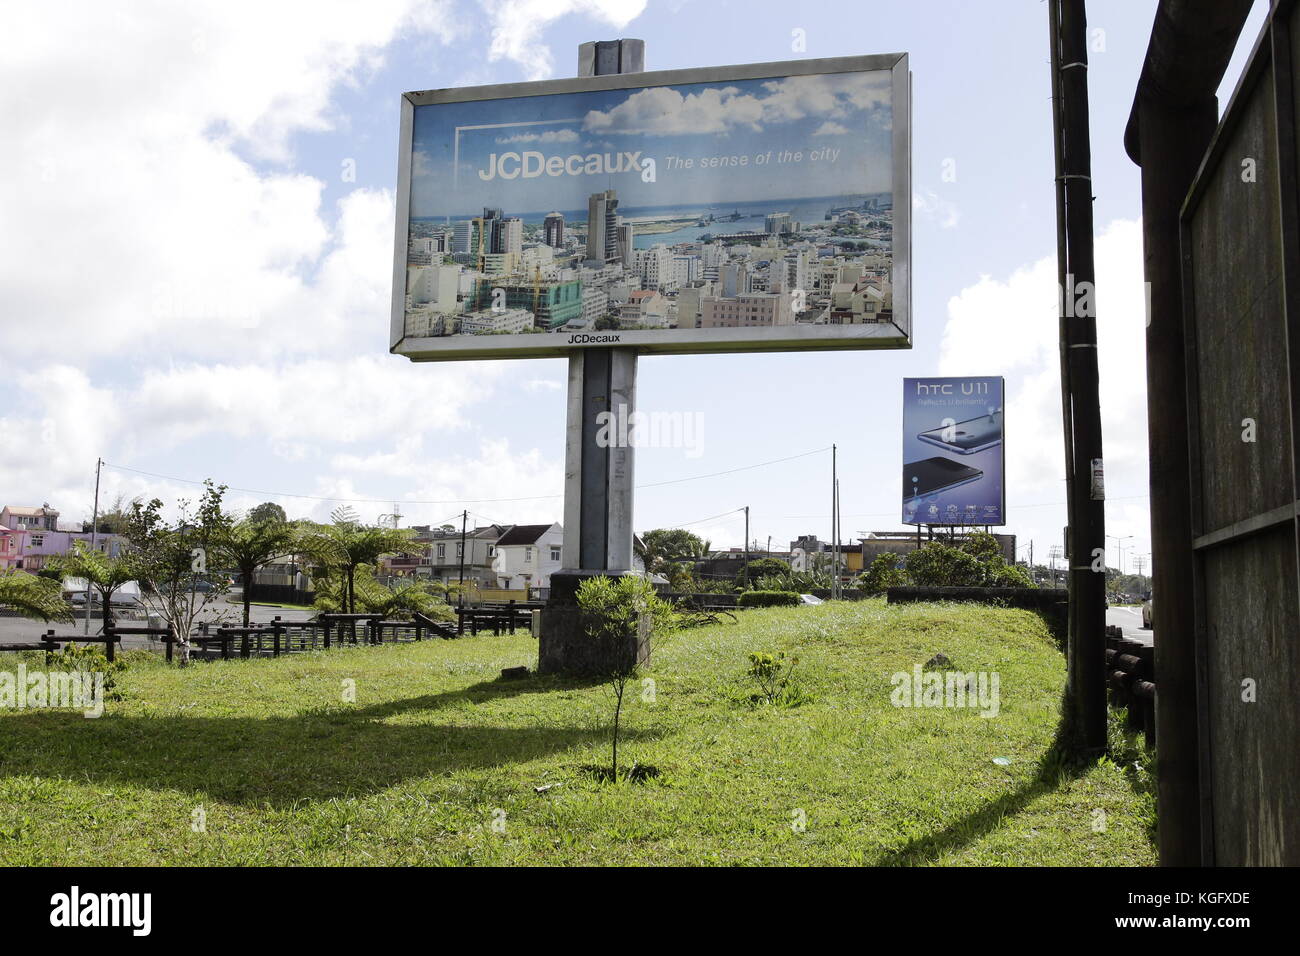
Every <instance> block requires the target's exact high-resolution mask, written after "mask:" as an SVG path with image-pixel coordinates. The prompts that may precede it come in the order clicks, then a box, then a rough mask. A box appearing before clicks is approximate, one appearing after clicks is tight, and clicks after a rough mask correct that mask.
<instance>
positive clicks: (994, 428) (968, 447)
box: [916, 408, 1002, 455]
mask: <svg viewBox="0 0 1300 956" xmlns="http://www.w3.org/2000/svg"><path fill="white" fill-rule="evenodd" d="M916 437H917V438H919V439H920V440H921V441H923V442H925V443H926V444H928V445H936V446H938V447H939V448H942V449H944V450H945V451H951V452H955V453H956V454H958V455H973V454H975V453H976V452H979V451H984V450H985V449H986V448H993V447H995V446H996V445H999V444H1001V442H1002V409H1000V408H999V409H998V410H997V411H995V412H993V413H991V414H989V415H980V416H979V417H978V418H968V419H966V421H963V422H957V423H956V424H955V425H947V426H940V427H939V428H931V429H930V430H929V431H924V432H921V433H920V434H918V435H917V436H916Z"/></svg>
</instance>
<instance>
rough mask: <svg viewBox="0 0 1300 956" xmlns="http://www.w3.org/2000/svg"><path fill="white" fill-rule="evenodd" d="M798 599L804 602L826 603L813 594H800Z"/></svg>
mask: <svg viewBox="0 0 1300 956" xmlns="http://www.w3.org/2000/svg"><path fill="white" fill-rule="evenodd" d="M799 600H801V601H803V603H804V604H825V603H826V602H825V601H823V600H822V599H821V598H819V597H818V596H817V595H815V594H800V595H799Z"/></svg>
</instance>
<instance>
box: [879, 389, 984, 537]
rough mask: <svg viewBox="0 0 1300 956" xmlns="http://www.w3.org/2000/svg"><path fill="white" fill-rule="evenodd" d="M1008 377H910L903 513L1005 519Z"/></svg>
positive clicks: (950, 519) (912, 517) (908, 518)
mask: <svg viewBox="0 0 1300 956" xmlns="http://www.w3.org/2000/svg"><path fill="white" fill-rule="evenodd" d="M1004 390H1005V388H1004V383H1003V380H1002V378H1000V377H971V378H907V379H904V380H903V521H904V523H906V524H916V525H922V524H935V525H939V524H943V525H965V526H970V525H1002V524H1005V523H1006V521H1005V513H1006V486H1005V484H1004V482H1003V476H1004V475H1005V472H1006V468H1005V461H1006V453H1005V445H1004V443H1003V434H1004V432H1003V392H1004Z"/></svg>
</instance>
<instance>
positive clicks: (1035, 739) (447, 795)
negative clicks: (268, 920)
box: [0, 601, 1156, 865]
mask: <svg viewBox="0 0 1300 956" xmlns="http://www.w3.org/2000/svg"><path fill="white" fill-rule="evenodd" d="M752 651H774V652H775V651H784V652H785V653H786V654H787V655H797V656H798V658H799V664H798V667H797V671H796V673H797V674H799V675H801V678H800V683H801V686H802V689H803V690H804V692H805V693H806V694H807V695H809V697H810V700H808V701H807V702H805V703H802V704H800V705H799V706H795V707H783V706H775V705H769V704H761V705H753V704H752V703H750V702H748V700H747V698H748V696H749V695H750V694H751V693H752V692H753V691H754V689H755V687H754V685H752V684H751V683H750V682H749V680H748V678H746V676H745V672H746V669H747V666H748V655H749V653H750V652H752ZM939 651H942V652H943V653H945V654H946V655H948V657H949V658H951V660H952V663H953V665H954V666H955V667H956V668H958V669H959V670H962V671H989V672H997V673H998V675H999V676H1000V686H999V690H1000V698H1001V700H1000V704H1001V707H1000V712H999V713H998V715H997V716H996V717H994V718H991V719H985V718H983V717H981V716H980V714H979V712H978V711H977V710H975V709H954V708H941V709H932V708H900V707H895V706H893V705H892V704H891V702H890V695H891V692H892V691H893V689H894V688H893V686H892V685H891V681H890V677H891V675H892V674H893V673H895V672H898V671H908V672H910V671H911V669H912V667H913V665H914V664H923V663H925V662H926V661H927V660H928V659H929V658H930V657H931V656H932V655H933V654H935V653H936V652H939ZM127 656H128V657H129V658H130V659H131V661H132V663H131V666H130V669H129V670H128V671H127V672H126V673H124V674H122V675H120V676H119V689H120V690H121V691H122V694H123V699H122V700H121V701H117V702H110V703H109V704H108V705H107V712H106V713H105V715H104V716H103V717H102V718H100V719H98V720H88V719H85V718H84V717H82V716H81V715H80V713H74V712H69V711H48V710H47V711H32V710H26V711H0V864H5V865H15V864H74V865H78V864H79V865H107V864H167V863H178V864H240V865H257V864H349V865H353V864H358V865H361V864H467V863H483V864H868V865H873V864H961V865H1037V864H1050V865H1150V864H1154V863H1155V859H1156V856H1155V851H1154V848H1153V845H1152V842H1151V841H1152V835H1153V827H1154V813H1155V811H1154V799H1153V795H1152V781H1151V778H1150V775H1149V772H1148V769H1147V757H1146V755H1145V754H1144V753H1143V752H1142V751H1141V750H1140V749H1138V748H1137V747H1136V745H1134V744H1133V743H1132V741H1128V740H1126V739H1125V738H1123V737H1122V735H1120V734H1119V733H1118V731H1116V732H1115V733H1114V734H1113V738H1114V752H1113V754H1112V756H1111V757H1110V758H1105V759H1103V760H1101V761H1099V762H1097V763H1093V764H1090V765H1088V766H1086V767H1082V768H1077V767H1071V766H1067V765H1064V764H1063V763H1061V762H1060V761H1058V760H1055V759H1053V758H1052V757H1051V756H1050V751H1051V748H1052V741H1053V735H1054V733H1055V730H1056V727H1057V724H1058V718H1059V715H1060V690H1061V685H1062V681H1063V679H1064V661H1063V658H1062V656H1061V654H1060V652H1059V651H1058V650H1057V649H1056V648H1055V646H1054V645H1053V644H1052V642H1051V640H1050V638H1049V636H1048V634H1047V631H1046V629H1045V627H1044V626H1043V624H1042V623H1041V621H1040V619H1039V618H1038V617H1036V616H1035V615H1033V614H1030V613H1028V612H1024V611H1014V610H1001V609H995V608H981V607H976V606H973V605H945V604H913V605H904V606H893V607H891V606H887V605H885V604H884V603H883V602H882V601H866V602H861V603H827V604H824V605H821V606H817V607H799V608H788V609H771V610H753V611H746V612H744V613H743V614H742V615H741V617H740V623H739V624H730V625H722V626H718V627H709V628H701V629H696V630H692V631H685V632H682V633H679V634H675V635H673V636H672V637H670V638H669V639H668V640H666V641H665V642H663V643H662V644H661V645H660V646H659V647H658V648H657V649H656V651H655V655H654V661H653V664H652V666H651V667H650V668H649V670H648V672H647V676H648V677H649V678H651V679H652V680H653V694H652V695H651V694H650V693H649V691H650V686H649V685H642V684H637V685H635V686H633V687H631V688H630V689H629V693H628V698H629V702H628V704H627V705H626V706H625V708H624V720H625V726H626V728H627V732H626V736H625V739H624V742H623V744H622V746H621V748H620V754H621V759H623V760H625V761H627V762H631V761H633V760H635V761H638V762H640V763H641V764H650V765H654V766H655V767H657V768H658V769H659V770H660V772H661V773H660V776H659V777H658V778H656V779H652V780H649V781H647V782H645V783H640V784H637V783H632V782H629V781H627V780H620V781H618V782H616V783H609V782H602V781H600V780H598V779H596V778H594V777H592V776H591V775H589V774H587V773H584V772H583V771H582V769H581V768H582V767H584V766H585V765H590V764H598V763H601V762H607V761H608V759H609V734H608V730H609V723H610V719H611V716H612V709H613V706H612V702H613V698H612V695H611V693H610V691H609V690H608V689H607V688H606V687H604V686H602V685H598V684H590V683H587V684H584V683H581V682H574V681H566V680H558V679H551V678H536V677H534V678H529V679H527V680H522V681H512V682H502V681H499V680H498V679H497V677H498V673H499V672H500V670H501V669H502V668H503V667H510V666H515V665H520V664H526V665H529V666H530V667H532V666H535V664H536V656H537V651H536V642H535V641H534V640H533V639H532V638H531V637H529V636H526V635H523V634H519V635H516V636H502V637H492V636H480V637H472V638H471V637H466V638H463V639H461V640H456V641H440V640H437V641H426V642H423V643H420V644H404V645H388V646H385V647H381V648H359V649H347V650H334V651H328V652H320V653H315V654H303V655H295V656H292V657H283V658H279V659H278V660H254V661H227V662H216V663H205V664H196V665H194V666H192V667H189V668H185V669H180V668H175V667H168V666H166V665H164V664H162V663H161V662H160V661H159V660H156V659H154V658H149V657H147V656H146V655H145V652H135V653H132V654H129V655H127ZM17 658H18V655H16V654H9V655H5V658H4V659H0V670H13V669H14V667H15V666H16V663H17ZM39 666H40V664H39V656H35V657H33V658H32V659H31V660H29V661H28V667H39ZM346 681H354V682H355V698H356V701H355V703H347V702H345V701H344V700H343V699H342V698H343V688H344V687H345V682H346ZM651 696H652V697H653V702H651V701H650V700H649V699H648V698H650V697H651ZM1116 726H1117V725H1116ZM994 758H1007V760H1008V762H1007V763H1005V764H1004V763H1001V762H999V763H994ZM547 785H551V786H550V787H549V789H546V790H545V791H544V792H542V793H538V792H537V790H536V788H538V787H546V786H547ZM801 819H802V820H805V821H806V825H805V826H804V827H803V828H802V829H800V828H799V827H798V826H797V824H798V822H799V821H800V820H801ZM200 822H201V823H202V826H199V825H198V824H199V823H200ZM196 830H201V831H202V832H196Z"/></svg>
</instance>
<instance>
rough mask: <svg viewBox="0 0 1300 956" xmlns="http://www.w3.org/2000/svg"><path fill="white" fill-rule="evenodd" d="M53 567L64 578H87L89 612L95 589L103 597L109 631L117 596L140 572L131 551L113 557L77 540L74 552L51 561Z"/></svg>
mask: <svg viewBox="0 0 1300 956" xmlns="http://www.w3.org/2000/svg"><path fill="white" fill-rule="evenodd" d="M49 567H50V568H51V569H52V570H54V571H55V572H57V573H58V574H59V576H60V577H65V576H66V577H71V578H85V579H86V613H87V614H89V613H90V591H91V589H94V590H95V591H96V592H97V593H98V594H99V600H100V606H101V608H102V610H103V622H104V627H105V628H107V627H108V623H109V621H111V620H112V619H113V611H112V607H111V604H110V602H111V601H112V600H113V595H114V594H116V593H117V592H118V590H119V589H120V588H121V587H122V585H124V584H127V583H128V582H131V581H134V580H135V579H136V577H137V570H138V569H137V566H136V561H135V556H134V555H133V554H132V553H131V552H129V551H127V552H123V553H122V554H120V555H118V556H117V557H116V558H110V557H109V556H108V555H106V554H104V553H103V552H102V551H92V550H91V549H90V548H89V547H87V546H86V542H84V541H74V542H73V544H72V550H71V551H69V552H68V553H67V554H60V555H56V556H55V557H53V558H51V559H50V563H49Z"/></svg>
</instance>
